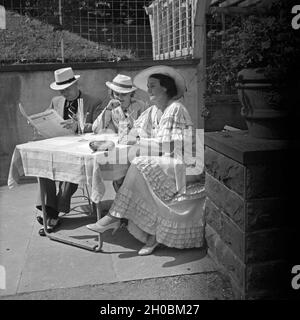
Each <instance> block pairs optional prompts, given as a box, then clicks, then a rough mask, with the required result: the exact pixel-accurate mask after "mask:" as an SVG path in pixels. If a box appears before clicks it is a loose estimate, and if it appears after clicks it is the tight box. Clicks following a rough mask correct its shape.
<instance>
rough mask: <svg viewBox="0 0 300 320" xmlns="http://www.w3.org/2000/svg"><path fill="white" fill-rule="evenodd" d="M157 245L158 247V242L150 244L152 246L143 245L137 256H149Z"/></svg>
mask: <svg viewBox="0 0 300 320" xmlns="http://www.w3.org/2000/svg"><path fill="white" fill-rule="evenodd" d="M158 245H159V243H158V242H155V243H154V244H152V245H150V246H149V245H148V244H146V245H144V246H143V248H142V249H141V250H140V251H139V252H138V255H139V256H147V255H149V254H151V253H152V252H153V251H154V249H155V248H156V247H157V246H158Z"/></svg>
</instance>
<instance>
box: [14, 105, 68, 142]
mask: <svg viewBox="0 0 300 320" xmlns="http://www.w3.org/2000/svg"><path fill="white" fill-rule="evenodd" d="M19 109H20V112H21V113H22V115H23V116H24V117H25V118H26V119H27V121H28V122H29V123H30V124H31V125H32V126H33V127H35V129H36V130H37V131H38V132H39V133H40V134H41V135H42V136H43V137H45V138H54V137H59V136H67V135H72V134H74V132H73V131H72V130H71V129H66V128H64V127H63V126H62V125H61V122H63V121H64V119H63V118H62V117H61V116H60V115H59V114H58V113H57V112H56V111H55V110H54V109H47V110H46V111H44V112H40V113H36V114H33V115H31V116H28V115H27V114H26V112H25V110H24V108H23V106H22V105H21V103H19Z"/></svg>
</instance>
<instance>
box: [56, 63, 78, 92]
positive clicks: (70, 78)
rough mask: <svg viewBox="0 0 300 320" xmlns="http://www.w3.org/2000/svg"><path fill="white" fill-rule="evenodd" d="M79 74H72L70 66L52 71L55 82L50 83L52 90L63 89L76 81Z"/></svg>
mask: <svg viewBox="0 0 300 320" xmlns="http://www.w3.org/2000/svg"><path fill="white" fill-rule="evenodd" d="M79 78H80V75H74V72H73V70H72V68H62V69H58V70H55V71H54V79H55V82H52V83H51V84H50V88H51V89H53V90H64V89H66V88H68V87H70V86H71V85H72V84H74V83H75V82H77V81H78V79H79Z"/></svg>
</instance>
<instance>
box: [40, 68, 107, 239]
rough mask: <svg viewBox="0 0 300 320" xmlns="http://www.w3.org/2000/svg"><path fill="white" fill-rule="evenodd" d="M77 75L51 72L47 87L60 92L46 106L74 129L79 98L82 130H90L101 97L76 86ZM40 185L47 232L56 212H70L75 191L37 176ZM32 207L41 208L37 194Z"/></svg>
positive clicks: (67, 71) (69, 70)
mask: <svg viewBox="0 0 300 320" xmlns="http://www.w3.org/2000/svg"><path fill="white" fill-rule="evenodd" d="M79 78H80V75H75V74H74V72H73V70H72V68H70V67H68V68H62V69H58V70H56V71H55V72H54V79H55V81H54V82H53V83H51V84H50V88H51V89H52V90H55V91H59V92H60V94H61V95H59V96H55V97H54V98H53V99H52V101H51V103H50V106H49V108H53V109H54V110H56V111H57V113H58V114H59V115H60V116H61V117H62V118H63V119H64V123H63V124H64V127H66V128H68V129H72V130H73V131H74V133H75V132H77V130H78V121H77V118H76V114H77V111H78V104H79V99H82V101H83V112H84V114H85V115H86V124H85V127H84V132H91V131H92V123H93V121H94V120H95V119H96V117H97V115H98V114H99V113H100V111H101V100H100V99H96V98H95V97H92V96H90V95H88V94H86V93H84V92H82V91H81V90H80V89H79V87H78V80H79ZM40 182H41V184H43V186H44V190H45V201H46V203H45V204H46V211H47V217H48V221H47V230H48V231H49V232H51V231H53V229H54V228H55V227H56V226H57V225H58V222H59V219H58V215H59V212H65V213H68V212H69V211H70V202H71V197H72V195H73V194H74V193H75V192H76V190H77V188H78V185H77V184H74V183H70V182H62V181H60V182H59V190H58V193H56V183H55V181H53V180H50V179H46V178H41V179H40ZM36 208H37V209H39V210H41V209H42V206H41V199H40V196H39V197H38V201H37V205H36ZM37 220H38V221H39V222H40V223H41V224H43V222H44V221H43V218H42V217H41V216H38V217H37ZM39 234H40V235H41V236H44V235H45V233H44V229H43V228H42V229H40V231H39Z"/></svg>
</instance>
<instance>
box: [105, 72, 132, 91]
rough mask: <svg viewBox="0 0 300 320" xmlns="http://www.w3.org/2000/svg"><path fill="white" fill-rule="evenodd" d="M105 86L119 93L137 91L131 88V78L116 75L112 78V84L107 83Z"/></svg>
mask: <svg viewBox="0 0 300 320" xmlns="http://www.w3.org/2000/svg"><path fill="white" fill-rule="evenodd" d="M105 84H106V85H107V86H108V87H109V88H110V89H111V90H113V91H116V92H119V93H130V92H133V91H135V90H136V89H137V88H136V87H134V86H133V84H132V80H131V78H130V77H129V76H125V75H123V74H118V75H117V76H116V77H114V79H113V81H112V82H109V81H107V82H106V83H105Z"/></svg>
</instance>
